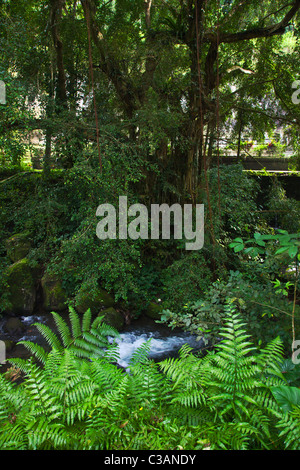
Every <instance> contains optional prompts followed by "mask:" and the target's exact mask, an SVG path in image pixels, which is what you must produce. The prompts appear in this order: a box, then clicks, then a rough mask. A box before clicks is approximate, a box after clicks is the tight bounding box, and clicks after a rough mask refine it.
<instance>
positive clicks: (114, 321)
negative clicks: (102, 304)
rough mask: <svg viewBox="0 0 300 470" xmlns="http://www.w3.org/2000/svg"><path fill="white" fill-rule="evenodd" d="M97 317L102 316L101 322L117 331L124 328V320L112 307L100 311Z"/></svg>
mask: <svg viewBox="0 0 300 470" xmlns="http://www.w3.org/2000/svg"><path fill="white" fill-rule="evenodd" d="M99 316H101V317H102V316H103V317H104V318H103V322H104V323H106V324H107V325H110V326H112V327H113V328H115V329H116V330H118V331H121V330H122V329H123V328H124V322H125V320H124V317H123V315H122V314H121V313H120V312H118V311H117V310H116V309H114V308H113V307H110V308H106V309H105V310H102V312H100V313H99Z"/></svg>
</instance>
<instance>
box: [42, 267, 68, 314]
mask: <svg viewBox="0 0 300 470" xmlns="http://www.w3.org/2000/svg"><path fill="white" fill-rule="evenodd" d="M41 285H42V289H43V307H44V309H45V310H47V311H49V312H50V311H52V310H54V311H56V312H60V311H63V310H65V309H66V302H67V300H68V298H67V294H66V292H65V290H64V289H63V287H62V283H61V280H60V279H58V278H57V277H56V276H55V275H54V276H51V275H49V274H45V275H44V277H43V278H42V280H41Z"/></svg>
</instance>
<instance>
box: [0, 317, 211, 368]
mask: <svg viewBox="0 0 300 470" xmlns="http://www.w3.org/2000/svg"><path fill="white" fill-rule="evenodd" d="M62 316H63V315H62ZM19 320H20V321H21V325H22V328H21V329H19V330H18V331H13V332H7V331H6V328H5V323H6V321H7V318H6V317H2V318H1V319H0V340H2V341H4V340H8V341H13V343H14V344H15V343H17V342H18V341H21V340H27V341H32V342H35V343H38V344H41V345H44V346H46V343H45V342H44V340H43V338H42V337H41V336H40V334H39V332H38V330H37V328H36V327H35V326H33V323H43V324H45V325H48V326H49V327H50V328H51V329H53V330H54V331H55V324H54V321H53V318H52V315H51V314H42V313H41V314H37V315H31V316H23V317H19ZM149 339H151V342H150V345H151V349H150V353H149V357H150V358H151V359H153V360H155V361H160V360H163V359H166V358H168V357H174V356H176V355H177V353H178V351H179V349H180V348H181V347H182V346H183V345H184V344H188V345H190V346H191V347H192V348H193V349H194V350H195V351H196V350H200V349H201V348H202V347H203V346H204V343H203V341H201V340H200V341H197V340H196V337H195V336H193V335H191V334H190V333H187V332H184V331H182V330H180V329H177V328H176V329H174V330H172V329H171V328H169V327H167V326H166V325H162V324H159V323H156V322H155V321H153V320H151V319H149V318H147V317H143V316H142V317H140V318H139V319H137V320H134V321H133V322H132V323H131V324H130V325H128V326H126V327H125V328H124V329H123V330H122V332H120V337H119V338H117V339H115V341H116V342H117V344H118V346H119V356H120V358H119V361H118V364H119V365H120V366H121V367H124V368H125V369H126V368H127V367H128V365H129V361H130V359H131V357H132V355H133V354H134V352H135V351H136V350H137V349H138V348H139V347H140V346H141V345H142V344H143V343H145V342H146V341H148V340H149ZM26 352H27V350H25V348H24V346H21V345H17V346H14V347H13V348H12V349H11V350H9V351H8V352H7V354H6V357H7V359H9V358H10V357H24V356H25V357H26Z"/></svg>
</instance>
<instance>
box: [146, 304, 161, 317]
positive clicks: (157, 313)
mask: <svg viewBox="0 0 300 470" xmlns="http://www.w3.org/2000/svg"><path fill="white" fill-rule="evenodd" d="M162 310H163V308H162V306H161V305H158V304H156V303H155V302H149V304H148V306H147V309H146V310H145V315H146V316H147V317H149V318H152V319H153V320H160V317H161V312H162Z"/></svg>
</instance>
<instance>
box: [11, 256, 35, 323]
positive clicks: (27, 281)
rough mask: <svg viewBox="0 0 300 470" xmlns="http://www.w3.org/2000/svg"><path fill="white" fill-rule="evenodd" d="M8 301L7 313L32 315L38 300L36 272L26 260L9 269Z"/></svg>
mask: <svg viewBox="0 0 300 470" xmlns="http://www.w3.org/2000/svg"><path fill="white" fill-rule="evenodd" d="M7 283H8V285H9V288H8V296H7V297H8V301H9V303H10V307H8V308H7V309H6V313H8V314H12V315H30V314H32V312H33V309H34V305H35V300H36V272H35V270H34V269H32V268H31V266H30V264H29V261H28V259H27V258H24V259H22V260H20V261H17V262H16V263H14V264H12V265H10V266H9V267H8V268H7Z"/></svg>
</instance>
